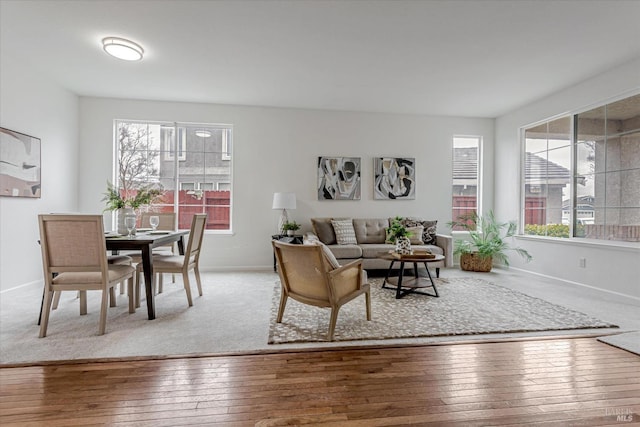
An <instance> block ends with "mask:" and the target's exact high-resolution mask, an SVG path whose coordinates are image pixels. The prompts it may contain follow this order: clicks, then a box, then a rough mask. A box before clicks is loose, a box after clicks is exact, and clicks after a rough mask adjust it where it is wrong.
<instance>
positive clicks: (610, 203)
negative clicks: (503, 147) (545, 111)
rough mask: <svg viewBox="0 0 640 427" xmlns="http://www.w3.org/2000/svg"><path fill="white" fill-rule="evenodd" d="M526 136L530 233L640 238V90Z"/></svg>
mask: <svg viewBox="0 0 640 427" xmlns="http://www.w3.org/2000/svg"><path fill="white" fill-rule="evenodd" d="M524 139H525V141H524V144H525V156H526V157H525V164H526V167H525V176H524V193H525V198H524V223H525V234H533V235H544V236H549V237H577V238H590V239H602V240H619V241H631V242H637V241H640V95H636V96H633V97H630V98H626V99H623V100H620V101H617V102H613V103H610V104H607V105H603V106H601V107H598V108H595V109H592V110H589V111H585V112H583V113H579V114H575V115H571V116H566V117H563V118H560V119H557V120H554V121H550V122H546V123H543V124H540V125H536V126H534V127H531V128H527V129H525V132H524Z"/></svg>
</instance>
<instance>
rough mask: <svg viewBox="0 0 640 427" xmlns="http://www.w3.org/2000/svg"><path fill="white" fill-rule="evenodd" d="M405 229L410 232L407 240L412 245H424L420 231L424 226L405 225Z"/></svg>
mask: <svg viewBox="0 0 640 427" xmlns="http://www.w3.org/2000/svg"><path fill="white" fill-rule="evenodd" d="M407 231H408V232H409V233H411V234H410V235H409V240H410V241H411V244H412V245H424V241H423V240H422V232H423V231H424V227H423V226H421V225H418V226H415V227H407Z"/></svg>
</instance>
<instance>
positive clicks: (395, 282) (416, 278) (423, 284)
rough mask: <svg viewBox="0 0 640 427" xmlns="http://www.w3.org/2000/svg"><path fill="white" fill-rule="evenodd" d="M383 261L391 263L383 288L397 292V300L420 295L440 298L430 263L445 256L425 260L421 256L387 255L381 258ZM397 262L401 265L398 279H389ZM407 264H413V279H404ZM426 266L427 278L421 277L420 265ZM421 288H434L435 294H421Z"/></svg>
mask: <svg viewBox="0 0 640 427" xmlns="http://www.w3.org/2000/svg"><path fill="white" fill-rule="evenodd" d="M379 258H381V259H386V260H389V261H390V264H389V269H388V270H387V275H386V276H385V278H384V281H383V282H382V287H383V288H384V289H393V288H395V290H396V299H400V298H402V297H404V296H405V295H408V294H420V295H428V296H430V297H436V298H438V297H439V295H438V289H436V284H435V283H434V282H433V277H431V272H430V271H429V266H428V263H430V262H438V261H442V260H443V259H444V256H443V255H435V256H434V257H433V258H425V257H424V256H420V255H399V256H398V255H392V254H390V253H385V254H382V255H380V256H379ZM396 262H399V263H400V273H399V275H398V277H389V276H390V274H391V270H393V266H394V264H395V263H396ZM406 262H410V263H413V277H404V264H405V263H406ZM420 263H422V264H424V269H425V270H426V271H427V277H424V276H420V275H419V274H418V264H420ZM387 284H389V285H391V286H392V287H388V286H385V285H387ZM421 288H433V292H434V293H433V294H430V293H427V292H420V291H419V290H418V289H421Z"/></svg>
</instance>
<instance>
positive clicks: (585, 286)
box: [509, 267, 640, 301]
mask: <svg viewBox="0 0 640 427" xmlns="http://www.w3.org/2000/svg"><path fill="white" fill-rule="evenodd" d="M509 268H510V269H512V270H517V271H520V272H522V273H527V274H532V275H534V276H539V277H544V278H547V279H553V280H558V281H560V282H564V283H569V284H571V285H576V286H581V287H584V288H589V289H593V290H596V291H600V292H606V293H608V294H612V295H617V296H621V297H624V298H629V299H632V300H635V301H640V297H636V296H633V295H628V294H623V293H622V292H616V291H611V290H609V289H603V288H598V287H596V286H591V285H586V284H584V283H580V282H574V281H573V280H567V279H561V278H559V277H555V276H549V275H547V274H542V273H536V272H535V271H529V270H524V269H522V268H517V267H509Z"/></svg>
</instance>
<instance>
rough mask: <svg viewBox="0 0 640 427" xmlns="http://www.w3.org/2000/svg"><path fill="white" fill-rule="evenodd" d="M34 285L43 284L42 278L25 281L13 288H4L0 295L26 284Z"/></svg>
mask: <svg viewBox="0 0 640 427" xmlns="http://www.w3.org/2000/svg"><path fill="white" fill-rule="evenodd" d="M32 285H39V286H42V285H43V283H42V279H40V280H34V281H32V282H27V283H23V284H22V285H18V286H14V287H13V288H9V289H4V290H2V291H0V295H2V294H4V293H5V292H10V291H15V290H17V289H20V288H24V287H26V286H32Z"/></svg>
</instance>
